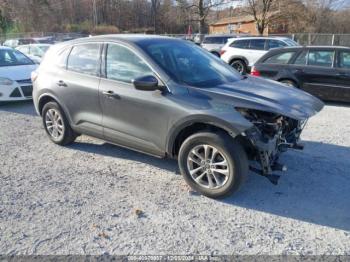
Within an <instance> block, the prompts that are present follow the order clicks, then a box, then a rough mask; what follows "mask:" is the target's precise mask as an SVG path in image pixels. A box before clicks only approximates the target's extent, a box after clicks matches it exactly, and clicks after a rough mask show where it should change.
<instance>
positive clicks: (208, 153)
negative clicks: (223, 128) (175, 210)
mask: <svg viewBox="0 0 350 262" xmlns="http://www.w3.org/2000/svg"><path fill="white" fill-rule="evenodd" d="M178 162H179V167H180V171H181V174H182V175H183V177H184V179H185V181H186V182H187V183H188V184H189V186H190V187H191V188H192V189H193V190H195V191H198V192H200V193H201V194H203V195H205V196H207V197H211V198H221V197H225V196H228V195H230V194H232V193H234V192H236V191H237V190H238V189H239V187H240V185H241V184H242V183H243V181H244V180H245V178H246V176H247V175H248V159H247V155H246V152H245V151H244V149H243V147H242V146H241V145H240V144H239V143H238V142H237V141H236V140H234V139H233V138H232V137H230V136H229V135H227V134H225V133H224V132H218V133H211V132H202V133H197V134H194V135H192V136H190V137H189V138H187V139H186V140H185V141H184V142H183V144H182V145H181V148H180V151H179V157H178Z"/></svg>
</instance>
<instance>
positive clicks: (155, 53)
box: [32, 35, 323, 197]
mask: <svg viewBox="0 0 350 262" xmlns="http://www.w3.org/2000/svg"><path fill="white" fill-rule="evenodd" d="M32 80H33V84H34V91H33V99H34V104H35V107H36V110H37V112H38V113H39V114H40V115H41V116H42V119H43V124H44V127H45V130H46V132H47V134H48V136H49V138H50V139H51V140H52V141H53V142H54V143H56V144H60V145H66V144H69V143H71V142H73V141H74V140H75V138H76V137H77V136H78V135H80V134H86V135H90V136H94V137H97V138H101V139H104V140H106V141H108V142H111V143H114V144H117V145H121V146H124V147H128V148H132V149H134V150H137V151H142V152H144V153H147V154H151V155H155V156H157V157H172V158H177V159H178V163H179V167H180V171H181V173H182V175H183V176H184V178H185V180H186V181H187V182H188V184H189V185H190V186H191V187H192V188H193V189H195V190H197V191H199V192H201V193H203V194H204V195H206V196H209V197H222V196H225V195H227V194H229V193H232V192H234V191H235V190H237V189H238V188H239V186H240V184H241V183H242V182H243V181H244V178H245V177H246V176H247V174H248V169H249V168H250V169H251V170H253V171H255V172H257V173H258V174H260V175H263V176H266V177H267V178H269V179H270V181H272V182H273V183H276V182H277V178H278V176H276V175H273V174H272V173H273V171H275V170H282V169H283V165H281V164H279V163H278V162H277V159H278V155H279V153H280V152H282V151H284V150H285V149H286V148H296V149H300V148H301V145H300V144H298V142H297V141H298V139H299V136H300V133H301V131H302V128H303V126H304V123H305V122H306V120H307V119H308V118H309V117H310V116H312V115H314V114H315V113H317V112H318V111H320V110H321V109H322V107H323V103H322V102H320V101H319V100H318V99H317V98H315V97H313V96H311V95H309V94H307V93H305V92H303V91H301V90H297V89H292V88H291V89H290V88H281V84H279V83H275V82H272V81H267V80H263V79H257V78H254V77H250V76H241V75H239V74H238V73H237V72H236V71H235V70H234V69H232V68H231V67H230V66H229V65H226V64H225V63H224V62H222V61H221V60H220V59H219V58H216V57H214V56H213V55H211V54H210V53H208V52H207V51H204V50H203V49H201V48H200V47H197V46H196V45H194V44H193V43H190V42H187V41H182V40H178V39H173V38H167V37H159V36H144V35H122V36H118V35H115V36H113V35H112V36H99V37H91V38H86V39H80V40H79V39H78V40H74V41H70V42H65V43H61V44H59V45H55V46H53V47H52V48H51V49H50V50H49V51H48V53H47V54H46V55H45V58H44V60H43V61H42V63H41V65H40V67H39V69H38V70H37V71H36V72H34V73H33V75H32ZM248 160H252V161H251V164H250V165H249V162H248ZM255 163H257V164H255Z"/></svg>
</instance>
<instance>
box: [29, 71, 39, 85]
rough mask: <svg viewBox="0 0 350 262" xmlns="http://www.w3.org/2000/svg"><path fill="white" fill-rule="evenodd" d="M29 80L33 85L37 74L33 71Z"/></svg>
mask: <svg viewBox="0 0 350 262" xmlns="http://www.w3.org/2000/svg"><path fill="white" fill-rule="evenodd" d="M30 78H31V79H32V83H34V82H35V80H36V79H37V78H38V72H37V71H33V72H32V74H31V75H30Z"/></svg>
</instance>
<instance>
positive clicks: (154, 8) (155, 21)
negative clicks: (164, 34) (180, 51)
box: [151, 0, 160, 34]
mask: <svg viewBox="0 0 350 262" xmlns="http://www.w3.org/2000/svg"><path fill="white" fill-rule="evenodd" d="M151 4H152V15H153V27H154V32H155V33H156V34H157V33H159V30H158V11H159V8H160V0H151Z"/></svg>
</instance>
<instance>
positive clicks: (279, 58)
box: [264, 52, 295, 64]
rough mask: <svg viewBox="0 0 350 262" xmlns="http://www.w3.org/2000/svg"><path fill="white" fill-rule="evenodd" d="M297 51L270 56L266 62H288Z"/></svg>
mask: <svg viewBox="0 0 350 262" xmlns="http://www.w3.org/2000/svg"><path fill="white" fill-rule="evenodd" d="M294 54H295V52H286V53H281V54H277V55H274V56H270V57H269V58H267V59H266V60H265V61H264V64H288V62H289V61H290V59H291V58H292V57H293V55H294Z"/></svg>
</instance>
